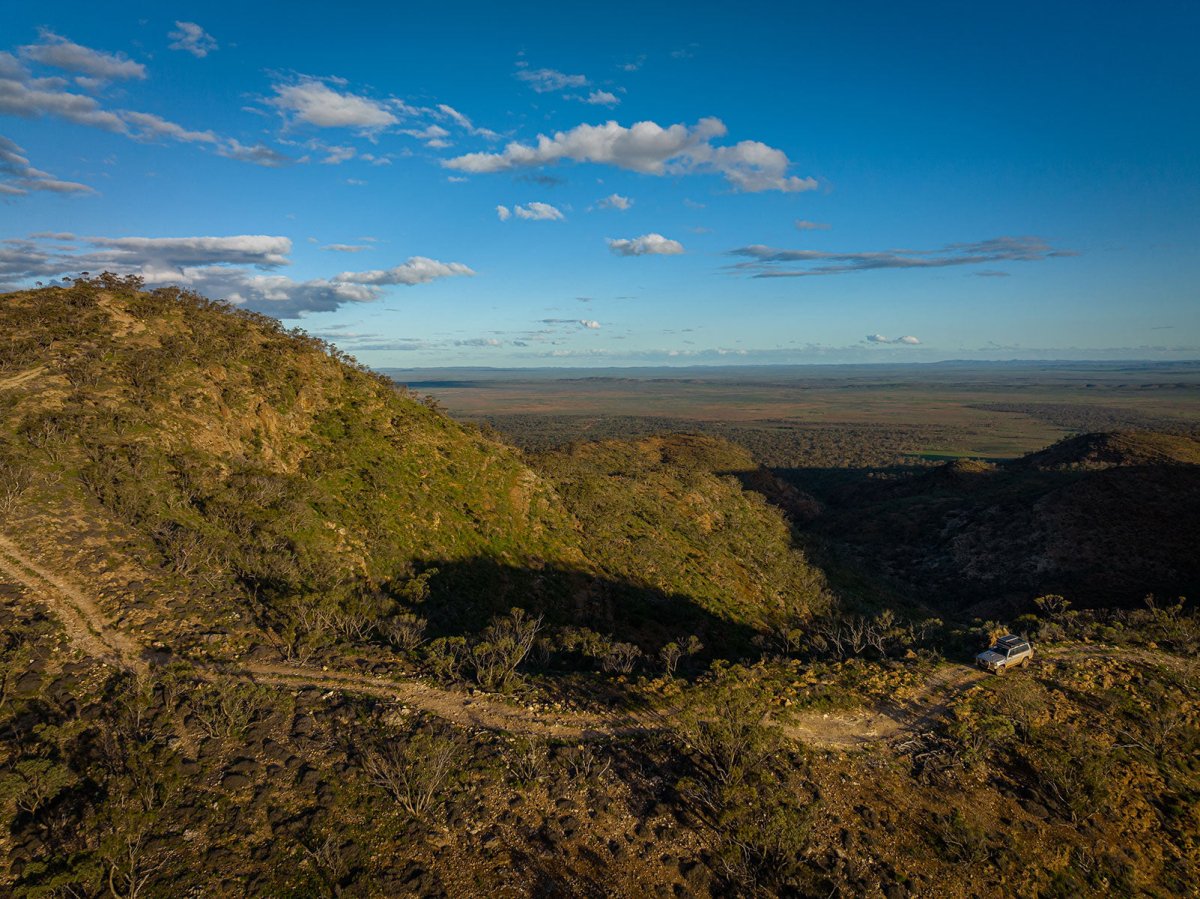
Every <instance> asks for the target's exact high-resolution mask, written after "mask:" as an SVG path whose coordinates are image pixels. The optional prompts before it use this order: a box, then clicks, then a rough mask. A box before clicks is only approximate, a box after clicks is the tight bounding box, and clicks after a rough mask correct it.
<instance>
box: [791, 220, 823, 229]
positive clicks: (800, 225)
mask: <svg viewBox="0 0 1200 899" xmlns="http://www.w3.org/2000/svg"><path fill="white" fill-rule="evenodd" d="M830 227H831V226H830V225H828V224H826V223H825V222H810V221H808V219H796V230H797V231H828V230H829V229H830Z"/></svg>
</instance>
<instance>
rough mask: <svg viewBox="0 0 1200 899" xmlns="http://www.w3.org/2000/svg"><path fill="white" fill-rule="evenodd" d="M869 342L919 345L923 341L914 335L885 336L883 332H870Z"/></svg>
mask: <svg viewBox="0 0 1200 899" xmlns="http://www.w3.org/2000/svg"><path fill="white" fill-rule="evenodd" d="M867 343H899V344H904V345H905V346H918V345H919V344H920V343H921V341H920V340H918V339H917V338H915V337H913V336H912V335H907V336H905V337H884V336H883V335H882V334H868V335H867Z"/></svg>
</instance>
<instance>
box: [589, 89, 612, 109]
mask: <svg viewBox="0 0 1200 899" xmlns="http://www.w3.org/2000/svg"><path fill="white" fill-rule="evenodd" d="M583 102H584V103H591V104H592V105H593V106H616V105H617V104H618V103H620V102H621V100H620V98H618V97H617V95H616V94H614V93H611V92H609V91H599V90H597V91H592V92H591V93H590V94H588V95H587V97H586V98H585V99H584V101H583Z"/></svg>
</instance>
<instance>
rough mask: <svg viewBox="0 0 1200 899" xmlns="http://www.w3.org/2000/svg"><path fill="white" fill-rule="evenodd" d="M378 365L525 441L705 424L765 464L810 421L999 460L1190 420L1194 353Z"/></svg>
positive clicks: (823, 427) (1197, 380)
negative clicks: (525, 366) (1046, 358)
mask: <svg viewBox="0 0 1200 899" xmlns="http://www.w3.org/2000/svg"><path fill="white" fill-rule="evenodd" d="M385 373H386V374H388V375H389V376H391V377H392V378H393V379H395V380H396V381H397V382H398V383H401V384H405V385H407V386H408V387H409V388H410V389H411V390H413V391H416V392H417V393H422V394H427V395H429V396H432V397H433V398H434V399H436V400H437V402H438V403H439V404H440V405H441V406H443V407H444V408H445V409H446V410H447V411H448V412H449V413H450V414H451V415H453V416H454V417H456V418H460V419H465V420H469V421H475V422H478V423H485V422H486V423H487V424H489V425H490V426H492V427H494V428H495V429H496V430H498V431H500V432H501V433H502V434H504V435H506V436H507V437H508V438H509V439H510V440H512V441H513V442H516V443H518V444H521V445H524V446H526V447H529V448H544V447H546V446H553V445H557V444H561V443H566V442H570V441H572V440H586V439H593V438H601V437H609V436H616V435H623V436H630V435H631V433H642V432H656V431H666V430H703V431H716V432H721V433H722V434H723V435H724V436H730V437H733V438H734V439H738V440H739V442H742V443H745V444H747V445H748V446H749V448H750V449H751V450H752V451H754V452H755V453H756V454H757V455H758V456H759V457H760V461H762V462H764V463H766V464H774V465H783V464H795V463H796V462H797V461H800V460H797V459H794V458H785V457H786V456H788V455H789V453H788V451H787V449H786V445H787V443H788V442H789V440H792V438H797V437H800V438H802V437H804V436H805V435H809V436H811V435H812V434H814V433H816V432H829V431H836V432H843V433H851V432H853V433H855V434H857V435H859V436H860V437H865V438H866V440H867V443H868V444H870V443H872V442H873V439H872V435H874V440H875V441H879V442H878V443H877V446H878V447H879V448H881V449H883V448H886V449H887V451H888V452H895V453H898V454H899V455H900V456H911V457H913V458H914V459H916V458H920V457H924V458H926V459H938V458H954V457H961V456H978V457H983V458H989V459H1005V458H1013V457H1016V456H1019V455H1021V454H1023V453H1026V452H1029V451H1032V450H1035V449H1038V448H1040V447H1044V446H1046V445H1048V444H1050V443H1053V442H1054V441H1055V440H1058V439H1059V438H1061V437H1064V436H1066V435H1068V434H1071V433H1080V432H1087V431H1101V430H1119V429H1127V428H1139V429H1154V430H1159V431H1168V432H1176V433H1187V432H1192V431H1194V430H1195V429H1196V428H1198V427H1200V364H1197V363H1194V362H1188V363H1145V362H1093V363H1089V362H1045V363H1038V362H1010V363H978V362H973V363H936V364H909V365H821V366H744V367H739V366H728V367H706V368H702V367H696V368H625V369H590V370H581V369H536V370H534V369H529V370H511V369H480V368H474V369H407V370H405V369H389V370H385ZM793 442H803V441H802V440H800V441H793ZM755 444H757V446H755ZM768 447H769V448H768ZM864 448H865V447H864Z"/></svg>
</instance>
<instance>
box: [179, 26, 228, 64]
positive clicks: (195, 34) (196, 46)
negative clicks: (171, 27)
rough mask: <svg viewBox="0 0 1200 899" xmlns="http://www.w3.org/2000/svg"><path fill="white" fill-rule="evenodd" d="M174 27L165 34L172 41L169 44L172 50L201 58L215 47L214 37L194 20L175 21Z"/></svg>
mask: <svg viewBox="0 0 1200 899" xmlns="http://www.w3.org/2000/svg"><path fill="white" fill-rule="evenodd" d="M175 29H176V30H175V31H172V32H171V33H170V34H168V35H167V37H169V38H171V40H172V41H174V43H172V44H170V45H169V46H170V49H172V50H183V51H185V52H187V53H190V54H192V56H194V57H196V58H197V59H203V58H204V57H206V56H208V54H209V53H212V52H213V51H214V50H216V49H217V41H216V39H215V38H214V37H213V36H212V35H211V34H209V33H208V32H207V31H205V30H204V29H203V28H201V27H200V26H199V25H197V24H196V23H195V22H176V23H175Z"/></svg>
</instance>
